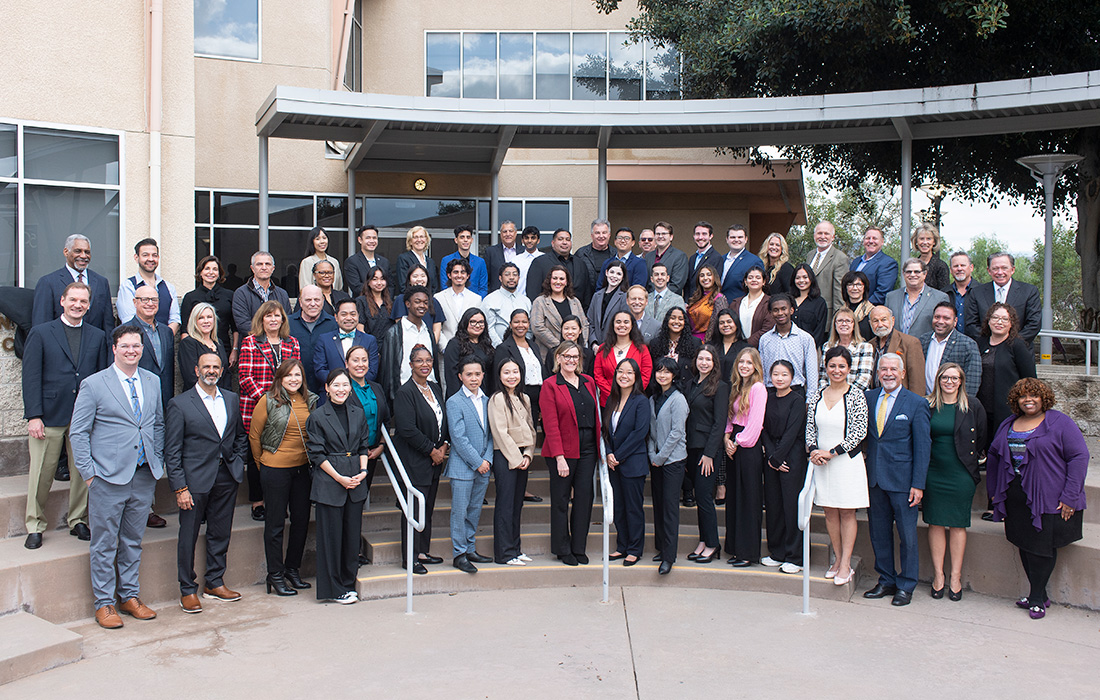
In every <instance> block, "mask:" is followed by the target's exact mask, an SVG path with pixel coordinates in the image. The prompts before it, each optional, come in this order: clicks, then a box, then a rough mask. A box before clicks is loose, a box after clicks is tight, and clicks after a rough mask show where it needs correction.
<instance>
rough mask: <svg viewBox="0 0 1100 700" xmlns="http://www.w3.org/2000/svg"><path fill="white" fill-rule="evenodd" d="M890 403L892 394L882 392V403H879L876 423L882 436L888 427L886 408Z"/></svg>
mask: <svg viewBox="0 0 1100 700" xmlns="http://www.w3.org/2000/svg"><path fill="white" fill-rule="evenodd" d="M889 403H890V392H888V391H883V392H882V401H879V403H878V415H877V416H875V422H876V423H877V424H878V434H879V435H882V429H883V428H884V427H885V426H886V406H887V404H889Z"/></svg>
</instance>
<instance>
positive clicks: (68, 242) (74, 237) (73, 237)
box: [64, 233, 92, 249]
mask: <svg viewBox="0 0 1100 700" xmlns="http://www.w3.org/2000/svg"><path fill="white" fill-rule="evenodd" d="M77 241H84V242H85V243H87V244H88V245H89V246H91V245H92V239H90V238H88V237H87V236H85V235H84V234H83V233H70V234H69V237H68V238H66V239H65V246H64V247H65V248H66V249H70V248H72V247H73V243H76V242H77Z"/></svg>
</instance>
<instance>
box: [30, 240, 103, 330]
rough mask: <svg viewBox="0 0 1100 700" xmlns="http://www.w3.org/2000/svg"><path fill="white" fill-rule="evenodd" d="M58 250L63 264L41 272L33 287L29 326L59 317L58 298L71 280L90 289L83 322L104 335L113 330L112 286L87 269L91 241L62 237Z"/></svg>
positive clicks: (101, 276) (90, 257) (60, 310)
mask: <svg viewBox="0 0 1100 700" xmlns="http://www.w3.org/2000/svg"><path fill="white" fill-rule="evenodd" d="M61 253H62V254H63V255H64V256H65V267H63V268H61V269H60V270H55V271H53V272H51V273H49V274H48V275H42V277H40V278H39V279H38V284H36V285H35V286H34V305H33V307H32V309H31V325H32V326H37V325H39V324H42V323H46V322H47V321H52V320H54V319H55V318H58V317H59V316H61V313H62V309H61V305H60V304H59V303H58V300H60V299H61V295H62V294H63V293H64V292H65V288H66V287H68V286H69V285H70V284H72V283H73V282H83V283H84V284H86V285H88V287H89V288H90V289H91V290H92V299H91V301H90V302H89V304H90V306H89V307H88V313H86V314H85V315H84V320H83V322H84V323H87V324H90V325H92V326H95V327H96V328H98V329H99V330H101V331H103V333H104V334H105V335H107V336H110V335H111V331H113V330H114V329H115V312H114V309H112V308H111V286H110V285H109V284H108V283H107V278H106V277H104V276H103V275H101V274H98V273H96V272H93V271H92V270H89V269H88V265H89V264H90V263H91V262H92V242H91V241H90V240H88V238H87V236H82V235H81V234H79V233H74V234H73V235H71V236H69V237H68V238H66V239H65V247H64V248H63V249H62V251H61Z"/></svg>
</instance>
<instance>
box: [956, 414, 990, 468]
mask: <svg viewBox="0 0 1100 700" xmlns="http://www.w3.org/2000/svg"><path fill="white" fill-rule="evenodd" d="M966 400H967V410H966V411H965V412H964V411H960V410H958V409H957V408H956V410H955V455H956V456H957V457H958V458H959V461H960V462H962V465H963V466H964V467H966V471H967V473H968V474H970V478H971V479H973V480H974V483H975V484H977V483H978V482H980V481H981V480H982V477H981V474H980V473H979V472H978V460H979V459H980V458H981V456H982V455H984V454H985V452H986V450H988V449H989V440H990V437H991V436H990V435H989V419H988V418H987V417H986V415H985V408H984V407H983V406H982V402H981V401H978V397H976V396H968V397H966Z"/></svg>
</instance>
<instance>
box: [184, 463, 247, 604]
mask: <svg viewBox="0 0 1100 700" xmlns="http://www.w3.org/2000/svg"><path fill="white" fill-rule="evenodd" d="M239 488H240V484H238V483H237V481H236V479H234V478H233V475H232V474H230V473H229V470H228V469H226V467H225V465H224V464H222V465H221V466H220V467H218V475H217V476H216V477H215V478H214V485H213V486H212V487H211V488H210V491H209V492H208V493H192V494H191V500H193V501H194V502H195V504H194V505H193V506H191V510H181V511H180V534H179V540H178V541H177V543H176V570H177V571H176V573H177V574H178V576H179V582H180V595H181V596H185V595H191V594H192V593H197V592H198V589H199V587H198V585H197V584H196V583H195V545H196V543H197V542H198V541H199V528H200V527H201V526H202V521H203V520H204V519H205V520H206V573H205V574H204V576H203V580H204V581H205V582H206V587H207V588H217V587H218V586H220V585H222V583H223V581H222V577H223V576H224V575H225V555H226V552H228V551H229V535H230V533H232V531H233V507H234V506H236V505H237V490H238V489H239Z"/></svg>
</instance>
